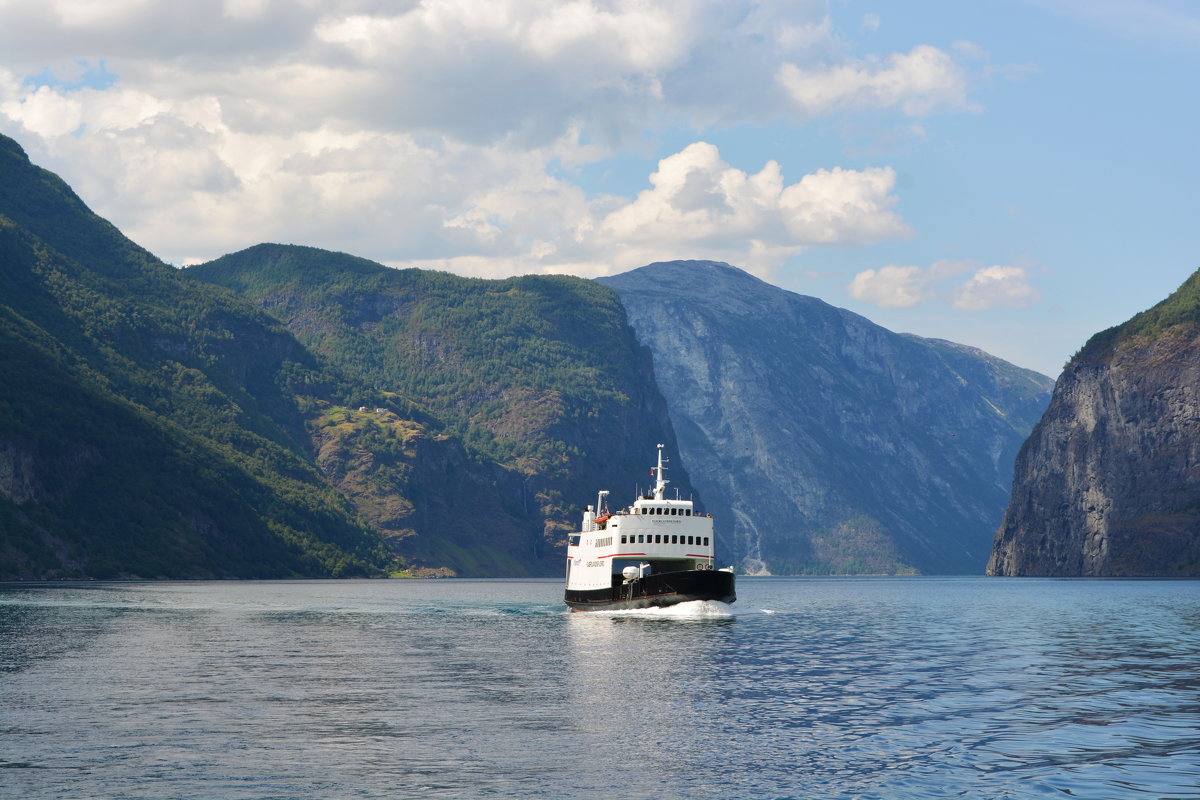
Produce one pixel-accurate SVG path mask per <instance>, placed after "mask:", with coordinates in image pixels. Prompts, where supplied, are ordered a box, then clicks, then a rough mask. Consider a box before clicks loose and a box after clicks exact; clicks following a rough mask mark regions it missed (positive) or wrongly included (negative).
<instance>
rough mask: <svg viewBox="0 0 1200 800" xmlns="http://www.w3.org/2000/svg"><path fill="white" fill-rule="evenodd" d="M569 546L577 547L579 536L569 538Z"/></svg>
mask: <svg viewBox="0 0 1200 800" xmlns="http://www.w3.org/2000/svg"><path fill="white" fill-rule="evenodd" d="M570 545H571V547H578V546H579V534H576V535H574V536H572V537H571V541H570Z"/></svg>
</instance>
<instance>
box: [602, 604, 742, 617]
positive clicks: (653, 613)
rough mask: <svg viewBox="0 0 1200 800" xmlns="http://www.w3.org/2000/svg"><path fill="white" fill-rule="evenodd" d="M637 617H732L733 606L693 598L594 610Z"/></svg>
mask: <svg viewBox="0 0 1200 800" xmlns="http://www.w3.org/2000/svg"><path fill="white" fill-rule="evenodd" d="M592 613H601V614H614V615H618V614H619V615H621V616H635V617H686V618H689V619H697V618H702V617H707V618H715V617H732V616H733V607H732V606H730V605H729V604H728V603H722V602H721V601H719V600H691V601H689V602H687V603H677V604H675V605H673V606H667V607H665V608H631V609H625V610H622V611H601V612H592Z"/></svg>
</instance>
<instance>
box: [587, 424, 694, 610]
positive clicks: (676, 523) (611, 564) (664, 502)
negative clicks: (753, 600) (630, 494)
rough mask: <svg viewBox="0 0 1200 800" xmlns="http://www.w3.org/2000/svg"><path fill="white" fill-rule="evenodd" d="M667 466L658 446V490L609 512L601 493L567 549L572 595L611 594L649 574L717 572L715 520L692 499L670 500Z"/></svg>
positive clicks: (604, 495) (655, 488)
mask: <svg viewBox="0 0 1200 800" xmlns="http://www.w3.org/2000/svg"><path fill="white" fill-rule="evenodd" d="M663 461H664V459H663V446H662V445H661V444H660V445H659V446H658V465H657V466H656V467H654V468H653V469H652V472H653V473H654V474H655V476H656V478H655V482H654V490H653V491H652V492H650V493H647V494H645V495H644V496H641V497H638V498H637V500H635V501H634V502H633V505H631V506H628V507H626V508H623V509H621V510H619V511H611V512H610V511H609V510H608V507H607V500H606V498H607V497H608V492H607V491H603V492H600V495H599V497H598V498H597V500H596V507H595V508H594V509H593V508H592V506H588V507H587V511H585V512H584V514H583V525H582V526H581V530H580V531H579V532H578V533H572V534H571V535H570V539H569V541H568V544H567V590H568V592H570V591H589V590H595V589H608V588H610V587H611V586H613V584H614V583H616V582H620V580H622V579H623V580H625V581H631V580H635V579H638V578H642V577H645V576H647V575H650V574H651V573H661V572H682V571H685V570H711V569H712V568H713V521H712V515H710V514H698V513H696V510H695V508H694V507H693V505H692V501H691V500H682V499H680V498H679V497H678V496H676V497H675V498H674V499H670V498H668V497H667V496H666V488H667V484H668V483H670V481H668V480H666V478H665V477H664V476H663V473H664V472H665V471H666V469H667V468H666V467H665V466H664V465H663ZM614 574H616V575H617V576H623V578H622V577H618V578H614Z"/></svg>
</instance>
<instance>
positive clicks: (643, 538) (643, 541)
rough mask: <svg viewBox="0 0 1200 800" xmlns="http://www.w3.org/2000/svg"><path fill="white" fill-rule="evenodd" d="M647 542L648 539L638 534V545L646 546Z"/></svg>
mask: <svg viewBox="0 0 1200 800" xmlns="http://www.w3.org/2000/svg"><path fill="white" fill-rule="evenodd" d="M645 542H646V537H645V536H644V535H642V534H640V533H639V534H638V544H644V543H645Z"/></svg>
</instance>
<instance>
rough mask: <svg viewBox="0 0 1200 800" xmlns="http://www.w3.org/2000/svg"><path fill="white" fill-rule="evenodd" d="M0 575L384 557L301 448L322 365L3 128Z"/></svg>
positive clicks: (272, 571)
mask: <svg viewBox="0 0 1200 800" xmlns="http://www.w3.org/2000/svg"><path fill="white" fill-rule="evenodd" d="M0 281H2V284H3V287H4V291H3V294H2V295H0V375H3V380H0V533H2V535H0V577H7V578H12V577H26V578H44V577H96V578H115V577H144V578H158V577H176V578H178V577H270V576H285V575H366V574H373V573H379V572H381V571H382V570H384V569H386V568H387V567H388V565H389V563H390V561H391V557H390V555H389V554H388V553H387V552H386V549H385V548H384V547H383V546H382V544H381V542H380V539H379V537H378V536H377V535H376V534H375V532H374V531H372V530H371V528H370V526H369V525H367V524H365V523H364V522H363V521H362V520H361V519H360V518H359V516H358V515H357V513H356V512H355V511H354V509H353V508H352V507H351V505H350V504H349V503H348V502H346V500H345V498H343V497H342V496H341V495H340V494H339V493H338V492H337V491H335V490H333V489H332V488H331V487H329V486H328V485H327V483H326V482H325V481H324V479H323V478H322V476H321V475H320V473H319V471H318V470H317V469H316V468H315V466H314V465H313V464H312V463H311V460H310V458H309V456H308V449H307V448H308V444H307V439H308V437H307V434H306V431H305V426H304V421H303V416H304V415H303V410H302V408H301V401H300V399H299V398H298V394H302V393H303V392H304V391H305V389H304V388H303V387H306V386H320V387H322V389H327V388H328V384H329V381H330V376H329V375H328V374H326V373H324V372H323V370H322V369H321V368H320V365H319V364H317V362H316V360H315V359H313V358H312V356H311V355H310V354H308V353H307V352H306V351H305V350H304V348H303V347H301V346H300V345H298V344H297V343H296V341H295V340H294V339H293V338H292V336H291V335H290V334H289V333H288V332H287V331H286V330H285V329H284V328H283V327H282V326H280V325H279V324H278V323H276V322H275V321H274V320H272V319H271V318H270V317H268V316H267V315H265V314H263V313H261V312H259V311H258V310H256V309H254V308H253V307H252V306H250V305H249V304H247V303H245V302H243V301H241V300H238V299H237V298H235V297H234V296H232V295H231V294H229V293H228V292H225V291H223V290H220V289H217V288H215V287H211V286H205V285H203V284H199V283H197V282H194V281H190V280H187V279H186V278H184V277H183V276H181V275H180V274H178V272H177V271H176V270H175V269H173V268H172V267H170V266H168V265H166V264H164V263H162V262H161V261H159V260H158V259H156V258H154V257H153V256H152V255H151V254H149V253H147V252H146V251H145V250H142V249H141V248H139V247H137V246H136V245H135V244H133V243H132V242H130V241H129V240H128V239H126V238H125V237H124V236H122V235H121V233H120V232H119V231H118V230H117V229H116V228H114V227H113V226H112V225H110V224H109V223H107V222H105V221H104V220H102V219H100V218H99V217H97V216H96V215H95V214H93V213H92V212H91V211H90V210H88V208H87V207H86V206H85V205H84V204H83V203H82V202H81V201H80V200H79V198H78V197H77V196H76V195H75V194H74V193H73V192H72V191H71V190H70V188H69V187H68V186H66V184H64V183H63V182H62V181H61V180H59V179H58V178H57V177H56V176H54V175H53V174H51V173H49V172H46V171H45V170H42V169H39V168H37V167H35V166H33V165H32V164H30V162H29V160H28V158H27V156H26V155H25V153H24V152H23V151H22V150H21V148H20V147H19V146H18V145H17V144H16V143H15V142H14V141H12V140H11V139H7V138H4V137H0Z"/></svg>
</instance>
